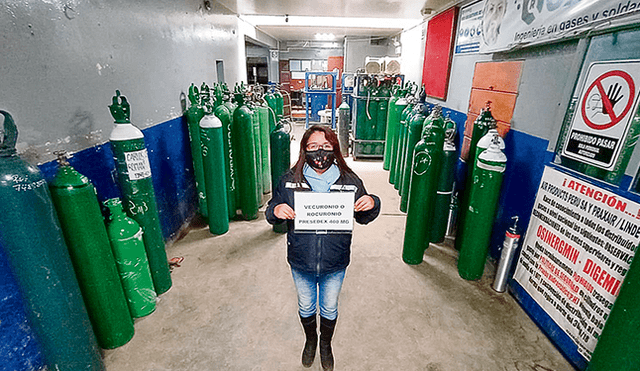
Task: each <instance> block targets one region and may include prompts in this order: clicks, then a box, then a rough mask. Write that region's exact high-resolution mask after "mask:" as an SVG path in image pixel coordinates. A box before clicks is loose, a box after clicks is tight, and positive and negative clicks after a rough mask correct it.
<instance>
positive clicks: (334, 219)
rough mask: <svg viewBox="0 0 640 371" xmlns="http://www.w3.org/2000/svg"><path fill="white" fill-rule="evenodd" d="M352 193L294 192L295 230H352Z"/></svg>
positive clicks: (353, 196) (353, 199) (353, 194)
mask: <svg viewBox="0 0 640 371" xmlns="http://www.w3.org/2000/svg"><path fill="white" fill-rule="evenodd" d="M355 197H356V196H355V193H354V192H333V193H318V192H295V193H294V203H295V212H296V218H295V220H294V226H295V229H296V230H297V231H298V230H300V231H304V230H307V231H312V230H330V231H332V230H340V231H351V230H353V205H354V203H355Z"/></svg>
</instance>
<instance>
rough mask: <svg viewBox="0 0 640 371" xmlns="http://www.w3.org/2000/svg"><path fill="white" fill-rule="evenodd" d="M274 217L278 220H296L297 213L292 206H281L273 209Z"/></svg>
mask: <svg viewBox="0 0 640 371" xmlns="http://www.w3.org/2000/svg"><path fill="white" fill-rule="evenodd" d="M273 215H275V216H276V218H278V219H294V218H295V217H296V213H295V211H293V209H292V208H291V206H289V205H287V204H280V205H278V206H276V207H275V208H274V209H273Z"/></svg>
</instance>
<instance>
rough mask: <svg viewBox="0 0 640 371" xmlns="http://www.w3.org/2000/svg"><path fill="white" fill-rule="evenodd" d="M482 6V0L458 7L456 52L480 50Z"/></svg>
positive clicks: (464, 52) (465, 52)
mask: <svg viewBox="0 0 640 371" xmlns="http://www.w3.org/2000/svg"><path fill="white" fill-rule="evenodd" d="M483 8H484V1H479V2H477V3H473V4H471V5H467V6H465V7H462V8H461V9H460V23H459V24H458V36H457V38H456V48H455V53H456V54H470V53H477V52H478V51H479V50H480V41H482V38H481V34H482V9H483Z"/></svg>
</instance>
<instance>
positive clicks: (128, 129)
mask: <svg viewBox="0 0 640 371" xmlns="http://www.w3.org/2000/svg"><path fill="white" fill-rule="evenodd" d="M118 98H121V99H122V103H118ZM109 108H110V109H111V114H112V115H113V117H114V118H115V120H116V125H115V127H114V129H113V131H112V132H111V136H110V138H109V140H110V142H111V147H112V149H113V156H114V160H115V163H116V172H117V174H118V185H119V186H120V190H121V191H122V195H123V198H124V209H125V211H126V212H127V215H129V216H130V217H131V218H133V219H134V220H135V221H136V222H138V224H140V227H142V230H143V231H144V236H143V238H144V246H145V249H146V250H147V258H148V259H149V267H150V268H151V277H152V278H153V287H154V288H155V289H156V293H157V294H158V295H161V294H163V293H165V292H167V291H168V290H169V289H170V288H171V273H170V271H169V263H168V262H167V253H166V251H165V246H164V238H163V237H162V227H161V226H160V217H159V215H158V206H157V204H156V196H155V191H154V189H153V179H152V178H151V165H150V163H149V156H148V155H147V149H146V147H145V144H144V136H143V135H142V132H141V131H140V130H139V129H138V128H136V127H135V126H133V125H132V124H131V122H130V121H129V104H128V103H127V101H126V98H125V97H124V96H120V92H119V91H117V92H116V96H115V97H113V105H111V106H109Z"/></svg>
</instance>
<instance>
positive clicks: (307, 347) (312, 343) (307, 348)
mask: <svg viewBox="0 0 640 371" xmlns="http://www.w3.org/2000/svg"><path fill="white" fill-rule="evenodd" d="M300 322H302V328H304V334H305V336H306V337H307V341H306V342H305V343H304V349H303V350H302V365H303V366H304V367H307V368H308V367H311V365H312V364H313V360H314V359H315V358H316V348H317V347H318V333H317V332H316V327H317V321H316V316H315V315H313V316H311V317H307V318H303V317H300Z"/></svg>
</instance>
